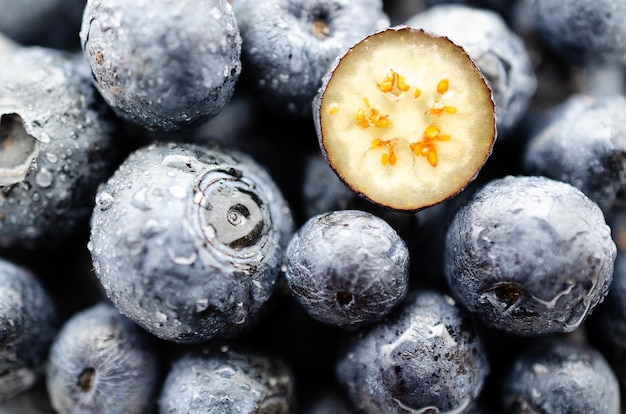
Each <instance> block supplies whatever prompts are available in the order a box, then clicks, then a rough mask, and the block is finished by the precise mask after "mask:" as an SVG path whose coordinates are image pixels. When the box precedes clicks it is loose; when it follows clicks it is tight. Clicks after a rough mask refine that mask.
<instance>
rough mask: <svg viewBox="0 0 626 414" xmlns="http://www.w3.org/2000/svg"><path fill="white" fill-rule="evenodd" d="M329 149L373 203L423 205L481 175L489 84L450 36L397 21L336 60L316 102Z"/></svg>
mask: <svg viewBox="0 0 626 414" xmlns="http://www.w3.org/2000/svg"><path fill="white" fill-rule="evenodd" d="M314 121H315V126H316V130H317V134H318V139H319V143H320V147H321V150H322V153H323V154H324V156H325V158H326V160H327V161H328V163H329V164H330V166H331V168H332V169H333V170H334V171H335V173H337V175H338V176H339V177H340V178H341V179H342V180H343V181H344V182H345V183H346V184H347V185H348V186H349V187H350V188H352V189H353V190H354V191H355V192H357V193H359V194H361V195H363V196H364V197H366V198H367V199H369V200H370V201H372V202H374V203H377V204H380V205H383V206H386V207H389V208H393V209H397V210H409V211H416V210H419V209H421V208H424V207H427V206H430V205H434V204H437V203H439V202H441V201H443V200H445V199H447V198H449V197H451V196H452V195H455V194H457V193H458V192H460V191H461V190H463V188H465V187H466V186H467V184H469V182H470V181H471V180H472V179H474V177H475V176H476V174H477V173H478V171H479V170H480V169H481V168H482V166H483V165H484V163H485V162H486V160H487V158H488V157H489V155H490V154H491V151H492V148H493V143H494V140H495V137H496V126H495V125H496V124H495V109H494V102H493V99H492V94H491V90H490V89H489V86H488V85H487V83H486V81H485V79H484V77H483V75H482V74H481V72H480V71H479V69H478V68H477V67H476V65H475V64H474V62H473V61H472V60H471V58H470V57H469V56H468V55H467V53H466V52H465V51H464V50H463V49H462V48H461V47H460V46H458V45H457V44H455V43H453V42H452V41H451V40H449V39H448V38H446V37H443V36H437V35H434V34H431V33H428V32H425V31H423V30H421V29H414V28H409V27H407V26H397V27H392V28H388V29H385V30H382V31H380V32H376V33H374V34H371V35H369V36H367V37H366V38H364V39H363V40H362V41H360V42H359V43H357V44H356V45H354V46H353V47H351V48H350V49H349V50H348V51H347V52H346V53H345V54H344V55H342V56H341V57H340V58H338V59H337V60H336V61H335V63H334V64H333V66H332V67H331V69H330V71H329V73H328V75H327V76H326V77H325V78H324V82H323V85H322V87H321V88H320V91H319V93H318V95H317V96H316V98H315V101H314Z"/></svg>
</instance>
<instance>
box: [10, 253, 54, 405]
mask: <svg viewBox="0 0 626 414" xmlns="http://www.w3.org/2000/svg"><path fill="white" fill-rule="evenodd" d="M56 333H57V317H56V310H55V306H54V303H53V301H52V298H51V297H50V295H49V294H48V292H47V291H46V290H45V289H44V287H43V286H42V285H41V283H40V282H39V280H38V279H37V278H36V277H35V275H33V274H32V273H31V272H30V271H29V270H27V269H26V268H23V267H21V266H19V265H16V264H14V263H12V262H9V261H6V260H4V259H0V400H5V399H8V398H10V397H13V396H14V395H16V394H17V393H20V392H22V391H25V390H27V389H29V388H31V387H33V386H34V385H35V383H36V382H37V380H39V379H41V378H42V377H43V374H44V365H45V361H46V358H47V356H48V349H49V348H50V344H51V343H52V340H53V338H54V336H55V335H56Z"/></svg>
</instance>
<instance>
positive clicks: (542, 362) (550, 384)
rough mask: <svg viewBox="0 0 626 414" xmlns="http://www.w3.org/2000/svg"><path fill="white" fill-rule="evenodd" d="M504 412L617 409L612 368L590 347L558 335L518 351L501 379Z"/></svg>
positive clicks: (609, 413) (609, 412)
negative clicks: (502, 379) (518, 353)
mask: <svg viewBox="0 0 626 414" xmlns="http://www.w3.org/2000/svg"><path fill="white" fill-rule="evenodd" d="M502 388H503V390H502V402H503V407H502V409H503V410H504V412H506V413H511V414H520V413H568V414H589V413H595V414H618V413H620V392H619V387H618V384H617V378H616V377H615V373H614V372H613V371H612V370H611V368H610V367H609V365H608V363H607V362H606V360H605V359H604V357H603V356H602V355H601V354H600V353H599V352H598V351H597V350H596V349H594V348H590V347H588V346H586V345H582V344H580V343H576V342H570V341H568V340H566V339H563V338H552V339H550V340H545V341H540V342H539V343H537V344H535V345H534V346H531V347H530V348H528V349H526V350H525V351H523V352H522V353H521V354H520V355H518V356H517V357H516V358H515V360H514V363H513V364H512V366H511V367H510V369H509V370H508V372H507V374H506V377H505V379H504V383H503V387H502Z"/></svg>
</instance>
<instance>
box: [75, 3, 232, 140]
mask: <svg viewBox="0 0 626 414" xmlns="http://www.w3.org/2000/svg"><path fill="white" fill-rule="evenodd" d="M80 39H81V42H82V43H81V44H82V49H83V52H84V55H85V57H86V59H87V62H88V63H89V66H90V67H91V70H92V72H93V75H94V79H95V83H96V86H97V87H98V90H99V91H100V92H101V93H102V95H103V97H104V99H105V100H106V101H107V102H108V103H109V104H110V105H111V106H112V107H113V109H114V110H115V111H116V112H117V113H118V114H119V115H121V116H123V117H125V118H126V119H129V120H132V121H134V122H135V123H137V124H139V125H142V126H144V127H146V128H148V129H153V130H166V131H171V130H178V129H183V128H186V127H188V126H191V125H192V124H194V123H195V122H197V121H200V120H205V119H208V118H210V117H212V116H214V115H216V114H217V113H219V112H220V111H221V110H222V108H223V107H224V106H225V105H226V104H227V103H228V101H229V100H230V98H231V97H232V94H233V92H234V87H235V83H236V81H237V79H238V77H239V73H240V71H241V62H240V54H241V37H240V35H239V29H238V27H237V22H236V20H235V16H234V14H233V11H232V8H231V6H230V3H229V2H228V1H226V0H209V1H201V2H198V1H193V0H184V1H176V2H172V1H169V0H158V1H154V0H142V1H133V2H128V1H125V0H113V1H110V0H109V1H103V0H89V1H88V2H87V6H86V8H85V12H84V16H83V22H82V28H81V31H80Z"/></svg>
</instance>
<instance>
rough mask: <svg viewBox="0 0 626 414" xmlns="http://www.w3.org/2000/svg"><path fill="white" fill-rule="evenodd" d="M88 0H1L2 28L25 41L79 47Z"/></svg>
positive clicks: (44, 44)
mask: <svg viewBox="0 0 626 414" xmlns="http://www.w3.org/2000/svg"><path fill="white" fill-rule="evenodd" d="M84 8H85V0H22V1H11V0H0V10H2V13H0V32H2V33H4V34H6V35H7V36H9V37H10V38H12V39H14V40H15V41H16V42H19V43H21V44H24V45H39V46H47V47H52V48H58V49H68V50H75V49H78V48H80V46H79V42H78V36H77V34H78V31H79V30H80V22H81V18H82V16H83V10H84Z"/></svg>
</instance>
